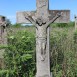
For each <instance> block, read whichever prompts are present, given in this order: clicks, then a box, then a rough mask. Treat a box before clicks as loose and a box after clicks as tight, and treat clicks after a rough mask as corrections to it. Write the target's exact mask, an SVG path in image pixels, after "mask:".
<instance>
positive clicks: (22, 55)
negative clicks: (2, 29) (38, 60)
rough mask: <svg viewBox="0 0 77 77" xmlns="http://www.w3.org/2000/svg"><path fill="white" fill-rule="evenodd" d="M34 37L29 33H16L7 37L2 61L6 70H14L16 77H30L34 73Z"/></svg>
mask: <svg viewBox="0 0 77 77" xmlns="http://www.w3.org/2000/svg"><path fill="white" fill-rule="evenodd" d="M34 51H35V36H34V34H33V33H31V32H26V31H18V32H17V33H16V34H15V35H11V36H8V48H6V50H5V54H4V59H5V63H6V69H8V70H14V72H15V74H16V77H19V76H20V77H32V76H34V73H35V59H34V58H35V54H34Z"/></svg>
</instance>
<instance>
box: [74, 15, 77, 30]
mask: <svg viewBox="0 0 77 77" xmlns="http://www.w3.org/2000/svg"><path fill="white" fill-rule="evenodd" d="M74 18H75V30H77V16H76V15H75V17H74Z"/></svg>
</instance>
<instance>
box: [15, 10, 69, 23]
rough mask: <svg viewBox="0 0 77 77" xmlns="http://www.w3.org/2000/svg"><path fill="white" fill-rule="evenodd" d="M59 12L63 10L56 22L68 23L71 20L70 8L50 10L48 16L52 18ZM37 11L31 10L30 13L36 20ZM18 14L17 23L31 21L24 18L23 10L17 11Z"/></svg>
mask: <svg viewBox="0 0 77 77" xmlns="http://www.w3.org/2000/svg"><path fill="white" fill-rule="evenodd" d="M58 12H62V13H63V14H62V16H61V17H59V18H58V19H57V20H55V21H54V22H56V23H68V22H69V21H70V10H49V16H48V17H49V19H50V20H51V19H52V18H53V17H54V16H55V15H56V13H58ZM25 13H28V12H25ZM35 13H36V11H32V12H29V15H30V16H32V18H33V19H34V20H35V19H36V17H35V15H36V14H35ZM16 16H17V23H22V24H25V23H31V22H29V21H28V20H27V19H25V18H24V15H23V12H17V14H16Z"/></svg>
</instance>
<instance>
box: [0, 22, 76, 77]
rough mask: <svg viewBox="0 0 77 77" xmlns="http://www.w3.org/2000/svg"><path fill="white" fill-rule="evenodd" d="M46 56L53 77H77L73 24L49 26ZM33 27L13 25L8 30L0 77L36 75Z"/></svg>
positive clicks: (31, 76)
mask: <svg viewBox="0 0 77 77" xmlns="http://www.w3.org/2000/svg"><path fill="white" fill-rule="evenodd" d="M50 26H51V27H50V28H51V29H50V30H51V31H50V52H51V56H50V59H51V72H53V77H77V60H76V59H77V31H76V30H75V29H74V22H70V23H68V24H64V23H61V24H60V23H59V24H56V23H55V24H51V25H50ZM35 44H36V42H35V28H34V26H28V25H27V26H22V25H21V24H14V25H12V26H10V27H9V28H8V47H6V49H5V53H4V61H5V65H6V66H5V69H3V70H1V71H0V77H34V76H35V73H36V59H35V58H36V56H35V54H36V52H35Z"/></svg>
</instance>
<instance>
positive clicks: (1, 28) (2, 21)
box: [0, 16, 6, 44]
mask: <svg viewBox="0 0 77 77" xmlns="http://www.w3.org/2000/svg"><path fill="white" fill-rule="evenodd" d="M5 27H6V18H5V17H4V16H0V44H2V43H4V34H5Z"/></svg>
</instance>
